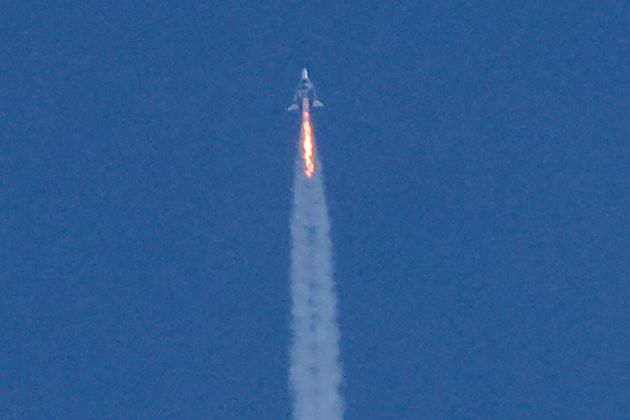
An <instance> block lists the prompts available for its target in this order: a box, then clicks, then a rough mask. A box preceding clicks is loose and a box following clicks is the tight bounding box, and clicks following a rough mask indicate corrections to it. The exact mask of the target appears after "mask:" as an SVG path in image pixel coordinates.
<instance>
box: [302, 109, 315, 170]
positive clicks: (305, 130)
mask: <svg viewBox="0 0 630 420" xmlns="http://www.w3.org/2000/svg"><path fill="white" fill-rule="evenodd" d="M301 140H302V141H301V143H302V158H303V159H304V175H306V177H307V178H312V177H313V175H314V174H315V139H314V138H313V127H312V125H311V114H310V113H309V112H308V110H305V111H303V112H302V139H301Z"/></svg>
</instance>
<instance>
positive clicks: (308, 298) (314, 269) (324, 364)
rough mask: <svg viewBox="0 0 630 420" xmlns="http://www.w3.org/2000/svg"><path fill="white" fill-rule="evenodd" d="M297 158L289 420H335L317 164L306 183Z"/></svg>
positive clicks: (335, 341)
mask: <svg viewBox="0 0 630 420" xmlns="http://www.w3.org/2000/svg"><path fill="white" fill-rule="evenodd" d="M303 169H304V167H303V166H302V164H301V162H300V161H299V159H298V162H297V164H296V170H295V175H294V182H293V192H294V194H293V214H292V219H291V239H292V249H291V295H292V300H293V308H292V315H293V322H292V330H293V338H292V343H291V351H290V363H291V366H290V371H289V384H290V388H291V391H292V393H293V398H294V407H293V417H294V419H295V420H341V419H342V417H343V409H344V407H343V400H342V397H341V394H340V390H339V387H340V385H341V380H342V370H341V364H340V362H339V338H340V334H339V327H338V326H337V320H336V318H337V316H336V312H337V299H336V296H335V291H334V280H333V270H332V244H331V241H330V222H329V220H328V210H327V208H326V197H325V195H324V185H323V182H322V178H321V165H319V162H318V169H317V171H316V172H315V174H314V175H313V177H312V178H307V177H306V176H305V175H304V174H303V172H304V170H303Z"/></svg>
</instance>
